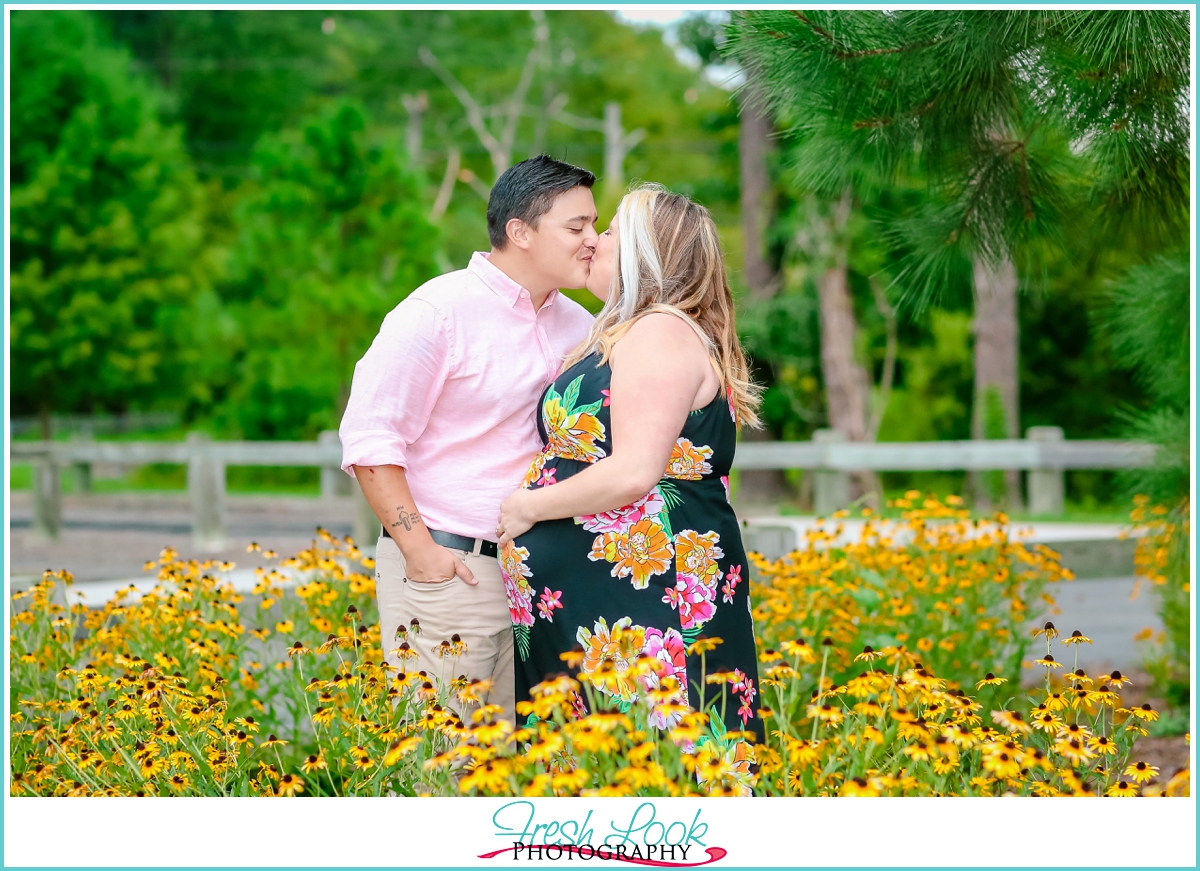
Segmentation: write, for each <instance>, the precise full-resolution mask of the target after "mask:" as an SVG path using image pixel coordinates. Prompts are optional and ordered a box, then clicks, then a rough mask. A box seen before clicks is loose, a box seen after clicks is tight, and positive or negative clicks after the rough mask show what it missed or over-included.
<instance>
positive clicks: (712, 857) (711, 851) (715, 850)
mask: <svg viewBox="0 0 1200 871" xmlns="http://www.w3.org/2000/svg"><path fill="white" fill-rule="evenodd" d="M549 847H558V848H559V849H560V850H562V851H563V852H564V853H576V854H579V853H580V851H581V849H582V848H581V847H577V846H575V845H574V844H542V845H538V844H531V845H529V846H525V845H521V846H519V847H505V848H504V849H503V850H493V851H492V852H491V853H480V854H479V858H480V859H495V858H496V857H497V856H503V855H504V854H505V853H512V852H516V851H520V850H530V851H532V850H546V849H548V848H549ZM584 847H587V848H588V849H590V850H592V855H590V856H587V857H584V858H585V860H586V859H593V858H595V859H600V860H602V861H610V860H613V859H615V860H617V861H618V862H629V863H632V864H634V865H651V866H653V867H655V868H698V867H699V866H701V865H711V864H712V863H713V862H719V861H721V860H722V859H724V858H725V857H726V856H727V855H729V851H728V850H726V849H725V848H724V847H705V848H704V852H705V853H707V854H708V858H707V859H705V860H703V861H702V862H668V861H666V860H664V859H642V858H639V857H636V856H626V855H624V854H621V853H617V852H615V851H614V850H613V849H612V848H611V847H606V846H600V847H592V846H591V844H584ZM601 850H604V851H605V852H606V853H607V854H608V855H606V856H602V855H600V851H601ZM513 858H514V860H515V858H516V857H513Z"/></svg>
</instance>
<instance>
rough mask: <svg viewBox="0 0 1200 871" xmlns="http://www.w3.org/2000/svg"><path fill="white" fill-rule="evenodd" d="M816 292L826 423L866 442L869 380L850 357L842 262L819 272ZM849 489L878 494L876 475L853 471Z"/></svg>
mask: <svg viewBox="0 0 1200 871" xmlns="http://www.w3.org/2000/svg"><path fill="white" fill-rule="evenodd" d="M817 293H818V294H819V296H820V311H821V375H822V377H823V378H824V379H825V397H826V402H827V404H828V407H829V425H830V427H831V428H832V429H836V430H840V431H841V432H842V433H844V434H845V436H846V440H847V441H851V442H861V441H866V440H867V437H868V435H869V432H868V425H867V421H868V407H869V402H870V397H871V386H870V385H871V382H870V380H869V377H868V375H867V372H866V370H865V369H864V368H863V367H862V366H860V365H859V363H858V361H857V360H855V359H854V337H855V334H856V333H857V329H858V325H857V323H856V322H855V319H854V305H853V302H852V300H851V299H850V287H849V282H848V280H847V269H846V265H845V263H838V264H836V265H834V266H830V267H829V268H827V269H826V270H825V271H824V272H823V273H822V274H821V276H820V277H819V278H818V279H817ZM850 490H851V497H850V498H851V499H857V498H859V497H860V496H863V495H864V494H872V493H873V494H879V493H880V487H879V483H878V478H877V477H876V475H875V473H874V472H871V471H867V470H863V471H859V472H855V473H853V474H852V475H851V487H850Z"/></svg>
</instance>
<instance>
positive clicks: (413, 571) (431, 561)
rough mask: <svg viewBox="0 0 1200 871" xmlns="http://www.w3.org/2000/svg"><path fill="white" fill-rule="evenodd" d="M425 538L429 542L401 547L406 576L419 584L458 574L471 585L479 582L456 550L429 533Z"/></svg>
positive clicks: (447, 578)
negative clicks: (443, 544)
mask: <svg viewBox="0 0 1200 871" xmlns="http://www.w3.org/2000/svg"><path fill="white" fill-rule="evenodd" d="M425 538H426V542H427V543H421V544H416V543H414V544H412V545H410V546H409V547H402V548H401V551H402V553H403V554H404V576H405V577H406V578H407V579H408V580H410V581H412V582H414V583H417V584H436V583H438V582H439V581H448V580H450V579H451V578H453V577H455V576H456V575H457V576H458V577H460V578H462V580H463V581H464V582H465V583H468V584H470V585H471V586H475V585H476V584H478V583H479V582H478V581H477V580H475V575H473V574H471V570H470V569H469V568H467V565H466V563H464V562H463V561H462V560H461V559H459V558H458V556H456V555H455V553H454V551H452V550H449V549H448V548H444V547H442V546H441V545H440V544H438V543H437V542H435V541H434V540H433V539H432V538H429V535H428V533H426V536H425Z"/></svg>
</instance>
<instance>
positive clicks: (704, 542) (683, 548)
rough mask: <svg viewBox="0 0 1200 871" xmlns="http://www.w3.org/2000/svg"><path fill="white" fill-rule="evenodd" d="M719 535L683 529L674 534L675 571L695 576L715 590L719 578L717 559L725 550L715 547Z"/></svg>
mask: <svg viewBox="0 0 1200 871" xmlns="http://www.w3.org/2000/svg"><path fill="white" fill-rule="evenodd" d="M720 540H721V536H720V535H718V534H717V533H715V532H705V533H699V532H696V531H695V530H693V529H685V530H683V531H682V532H680V533H679V534H678V535H676V536H675V571H676V573H677V574H680V575H688V576H690V577H693V578H695V579H696V580H698V581H699V582H700V583H701V584H703V585H704V586H705V587H709V588H711V589H713V590H714V591H715V590H716V587H717V581H719V580H720V579H721V570H720V569H719V568H717V560H719V559H720V558H721V557H723V556H725V551H723V550H721V548H719V547H717V542H719V541H720Z"/></svg>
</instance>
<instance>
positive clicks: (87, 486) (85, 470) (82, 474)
mask: <svg viewBox="0 0 1200 871" xmlns="http://www.w3.org/2000/svg"><path fill="white" fill-rule="evenodd" d="M95 440H96V439H95V437H94V436H93V435H92V433H91V429H90V428H89V429H87V430H85V431H84V432H81V433H79V434H78V435H75V436H73V437H72V439H71V441H74V442H84V443H89V444H90V443H91V442H94V441H95ZM71 472H72V476H73V477H74V479H75V480H74V484H75V492H77V493H91V492H92V464H91V463H90V462H86V461H82V460H81V461H77V462H75V463H72V464H71Z"/></svg>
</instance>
